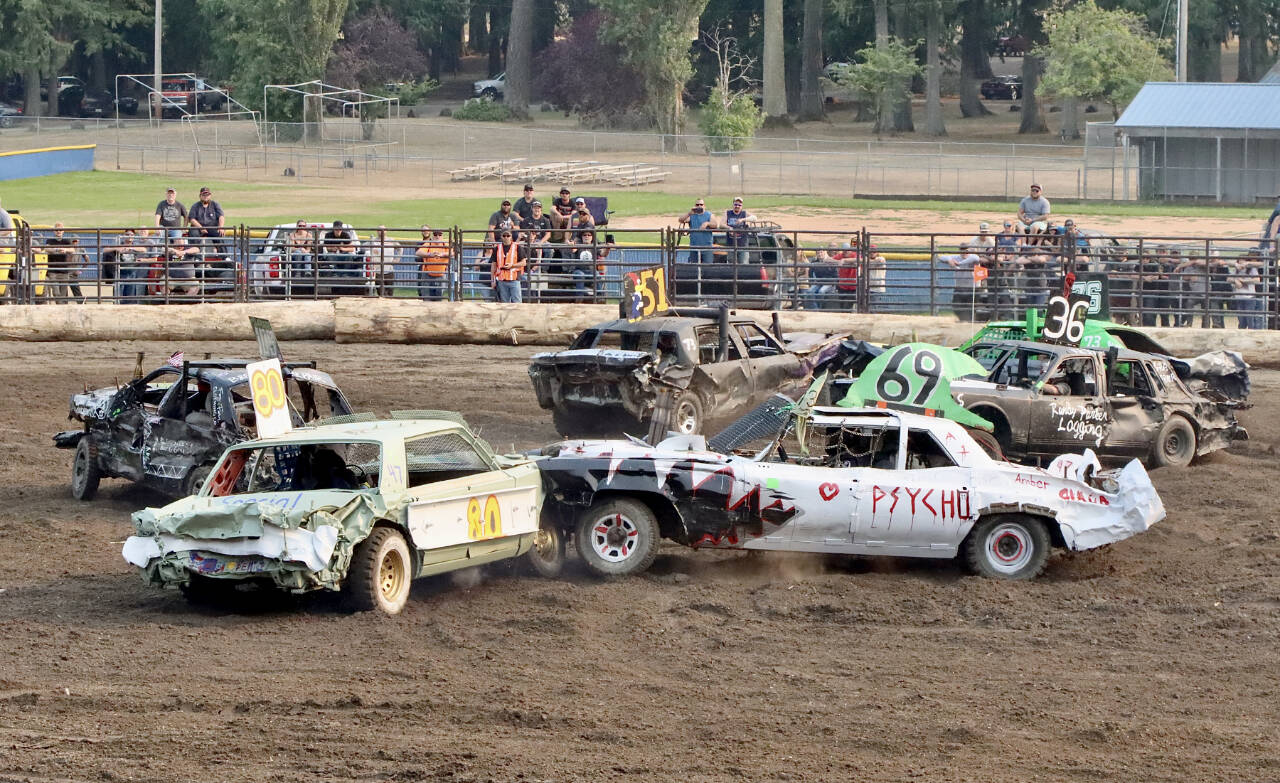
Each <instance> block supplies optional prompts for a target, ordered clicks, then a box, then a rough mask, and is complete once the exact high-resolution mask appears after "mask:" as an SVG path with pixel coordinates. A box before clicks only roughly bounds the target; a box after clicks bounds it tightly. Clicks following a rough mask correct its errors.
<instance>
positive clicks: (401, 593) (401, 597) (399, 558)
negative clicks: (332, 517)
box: [343, 527, 413, 615]
mask: <svg viewBox="0 0 1280 783" xmlns="http://www.w3.org/2000/svg"><path fill="white" fill-rule="evenodd" d="M412 564H413V558H412V557H410V555H409V545H408V544H407V543H405V540H404V536H402V535H400V533H399V531H397V530H393V529H391V528H389V527H375V528H374V529H373V531H372V532H371V533H370V534H369V537H368V538H366V539H365V540H364V541H361V542H360V543H359V544H358V545H356V549H355V552H353V553H352V555H351V568H350V569H349V570H348V571H347V580H346V584H345V585H343V591H344V592H345V593H346V597H347V602H348V604H350V606H351V607H352V608H353V609H356V610H357V611H361V612H368V611H371V610H374V609H378V610H381V611H382V612H385V613H386V614H391V615H395V614H400V610H402V609H404V605H405V604H406V603H407V602H408V600H409V583H410V582H411V581H412V579H413V565H412Z"/></svg>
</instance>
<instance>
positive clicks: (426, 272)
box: [413, 225, 449, 302]
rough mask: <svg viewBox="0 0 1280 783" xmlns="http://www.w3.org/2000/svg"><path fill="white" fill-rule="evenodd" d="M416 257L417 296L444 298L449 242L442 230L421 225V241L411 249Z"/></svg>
mask: <svg viewBox="0 0 1280 783" xmlns="http://www.w3.org/2000/svg"><path fill="white" fill-rule="evenodd" d="M413 255H414V257H415V258H417V259H418V298H419V299H425V300H426V301H428V302H438V301H440V300H442V299H444V293H445V287H446V285H447V284H448V282H449V243H448V241H446V240H445V238H444V232H443V231H441V230H439V229H435V230H434V231H433V230H432V229H431V227H430V226H425V225H424V226H423V227H422V242H421V243H420V244H419V245H418V249H417V250H415V251H413Z"/></svg>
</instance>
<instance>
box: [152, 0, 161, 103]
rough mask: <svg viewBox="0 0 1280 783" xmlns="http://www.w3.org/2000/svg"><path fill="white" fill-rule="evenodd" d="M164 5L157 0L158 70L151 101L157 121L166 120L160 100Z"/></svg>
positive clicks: (156, 39)
mask: <svg viewBox="0 0 1280 783" xmlns="http://www.w3.org/2000/svg"><path fill="white" fill-rule="evenodd" d="M162 3H163V0H156V32H155V61H156V70H155V74H154V77H155V84H153V85H152V89H154V90H155V95H154V97H153V98H152V99H151V103H152V106H153V109H152V111H153V112H154V114H153V115H152V116H153V117H155V119H164V103H163V102H162V100H161V98H160V94H161V93H160V72H161V68H160V33H161V32H162V31H163V30H164V27H163V26H162V20H161V13H162V12H161V4H162Z"/></svg>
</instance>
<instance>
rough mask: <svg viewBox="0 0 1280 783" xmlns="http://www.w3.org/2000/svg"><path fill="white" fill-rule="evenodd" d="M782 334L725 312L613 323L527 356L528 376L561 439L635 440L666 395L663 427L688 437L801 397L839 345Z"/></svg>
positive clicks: (815, 337)
mask: <svg viewBox="0 0 1280 783" xmlns="http://www.w3.org/2000/svg"><path fill="white" fill-rule="evenodd" d="M722 313H723V315H722ZM786 337H787V339H786V340H782V339H779V338H778V337H777V336H776V335H774V334H770V333H769V332H767V331H765V330H764V329H762V328H761V327H760V326H759V325H758V324H757V323H756V322H755V321H752V320H750V319H747V318H736V317H731V316H730V315H728V313H727V311H717V310H705V309H704V310H685V309H682V310H679V311H671V312H670V313H669V314H667V315H661V316H657V317H651V318H645V319H643V320H639V321H629V320H627V319H621V318H620V319H617V320H614V321H607V322H605V323H602V324H598V325H596V326H593V327H591V328H590V329H587V330H585V331H583V332H582V334H580V335H578V338H577V339H576V340H574V342H573V344H572V345H571V346H570V347H569V349H568V350H564V351H557V352H554V353H539V354H535V355H534V357H533V360H532V363H531V364H530V366H529V377H530V379H531V380H532V381H533V388H534V392H535V393H536V394H537V397H538V404H539V405H540V406H541V407H543V408H545V409H548V410H550V411H551V412H552V417H553V420H554V422H555V427H556V430H557V431H558V432H559V433H560V434H562V435H565V436H571V435H606V434H619V433H623V432H629V433H632V434H644V433H645V432H647V431H648V430H649V428H650V425H651V424H652V420H653V418H654V416H655V411H659V414H660V415H661V414H662V413H663V412H664V411H665V406H664V407H663V408H659V397H660V395H662V394H663V393H666V394H667V395H668V396H669V397H670V405H669V418H668V426H669V429H671V430H672V431H676V432H680V433H685V434H692V433H697V432H702V431H703V428H704V426H705V425H706V424H707V423H708V422H727V421H730V420H732V419H734V418H736V417H738V416H740V415H741V414H742V413H744V412H746V411H747V410H750V409H751V408H753V407H755V406H756V405H758V404H759V403H760V402H762V401H763V400H765V399H768V398H769V397H771V396H772V395H774V394H776V393H778V392H782V393H784V394H788V393H796V392H799V391H802V390H803V389H804V388H805V387H806V386H807V385H808V383H809V381H810V379H811V377H812V375H813V371H814V368H815V367H816V366H818V364H819V363H821V362H822V361H824V360H825V359H828V358H830V357H831V356H832V355H834V354H835V352H836V351H837V350H838V347H839V344H840V342H841V338H840V337H827V336H825V335H813V334H805V335H788V336H786Z"/></svg>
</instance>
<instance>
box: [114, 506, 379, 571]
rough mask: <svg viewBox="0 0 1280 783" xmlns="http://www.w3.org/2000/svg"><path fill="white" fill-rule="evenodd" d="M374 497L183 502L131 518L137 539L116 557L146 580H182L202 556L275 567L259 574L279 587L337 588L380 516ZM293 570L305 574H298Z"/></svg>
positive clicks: (136, 514) (196, 566) (197, 565)
mask: <svg viewBox="0 0 1280 783" xmlns="http://www.w3.org/2000/svg"><path fill="white" fill-rule="evenodd" d="M386 513H387V509H386V504H385V502H384V500H383V498H382V496H381V494H379V493H377V492H373V491H361V492H350V491H341V490H309V491H306V492H272V493H264V494H260V495H231V496H227V497H187V498H183V499H181V500H178V501H175V502H173V503H170V504H169V505H167V506H165V507H163V508H146V509H143V510H141V511H138V512H135V513H134V514H133V523H134V527H135V530H136V532H137V535H133V536H130V537H129V538H128V539H127V540H126V541H125V544H124V548H123V550H122V552H121V554H122V555H123V556H124V559H125V560H127V561H128V562H129V563H131V564H132V565H135V566H137V567H139V568H141V569H143V573H144V576H145V577H146V578H147V579H148V581H152V582H158V583H161V584H166V583H181V582H185V581H186V580H187V579H188V578H189V576H188V571H189V570H192V569H194V570H199V561H200V560H201V558H205V557H207V556H208V555H209V554H214V555H226V556H244V555H254V556H259V557H265V558H270V559H273V560H278V561H280V562H279V563H278V564H276V565H275V566H274V567H271V568H264V569H263V570H264V572H266V573H269V574H270V575H271V576H273V577H274V578H275V579H276V581H277V582H278V583H279V584H280V585H281V586H282V587H286V588H289V589H303V588H304V587H307V586H313V585H319V586H323V587H329V588H331V589H336V588H337V587H338V586H339V584H340V582H341V579H342V578H343V576H344V575H345V573H346V565H347V563H348V562H349V559H350V555H351V549H352V547H353V546H354V544H355V542H357V541H360V540H362V539H363V538H364V537H365V536H366V535H367V534H368V532H369V529H370V528H372V526H373V522H374V520H375V519H378V518H381V517H384V516H386ZM294 564H300V565H301V566H303V567H304V568H305V571H306V572H307V573H304V574H299V573H298V571H299V569H298V566H297V565H294Z"/></svg>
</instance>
